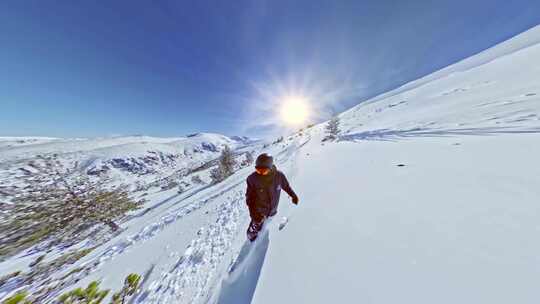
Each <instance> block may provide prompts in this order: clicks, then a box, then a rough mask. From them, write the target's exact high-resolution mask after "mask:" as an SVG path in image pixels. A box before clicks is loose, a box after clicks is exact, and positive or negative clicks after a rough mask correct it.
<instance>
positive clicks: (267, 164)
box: [255, 153, 274, 169]
mask: <svg viewBox="0 0 540 304" xmlns="http://www.w3.org/2000/svg"><path fill="white" fill-rule="evenodd" d="M273 165H274V158H273V157H272V155H270V154H268V153H263V154H261V155H259V156H258V157H257V160H256V161H255V168H268V169H271V168H272V166H273Z"/></svg>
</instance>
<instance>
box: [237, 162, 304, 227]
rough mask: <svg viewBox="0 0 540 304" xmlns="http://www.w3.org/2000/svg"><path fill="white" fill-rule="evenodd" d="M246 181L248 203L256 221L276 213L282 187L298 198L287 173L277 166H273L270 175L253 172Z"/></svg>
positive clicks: (250, 212)
mask: <svg viewBox="0 0 540 304" xmlns="http://www.w3.org/2000/svg"><path fill="white" fill-rule="evenodd" d="M246 181H247V190H246V203H247V205H248V207H249V214H250V216H251V218H252V219H253V220H255V221H259V220H261V219H262V218H263V217H268V216H273V215H275V214H276V212H277V208H278V204H279V195H280V193H281V189H283V190H285V192H287V194H289V195H290V196H291V197H292V198H297V196H296V193H294V191H293V190H292V189H291V187H290V186H289V182H288V181H287V178H286V177H285V174H283V173H282V172H281V171H279V170H277V168H276V167H273V168H272V171H271V172H270V174H268V175H260V174H257V172H253V173H252V174H251V175H250V176H248V178H247V180H246Z"/></svg>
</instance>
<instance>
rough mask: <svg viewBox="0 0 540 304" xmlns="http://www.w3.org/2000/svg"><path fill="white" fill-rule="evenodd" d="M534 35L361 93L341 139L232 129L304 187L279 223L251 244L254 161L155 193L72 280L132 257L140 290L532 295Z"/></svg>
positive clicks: (113, 270)
mask: <svg viewBox="0 0 540 304" xmlns="http://www.w3.org/2000/svg"><path fill="white" fill-rule="evenodd" d="M539 43H540V27H536V28H533V29H531V30H529V31H528V32H525V33H523V34H521V35H519V36H517V37H515V38H513V39H511V40H509V41H507V42H505V43H503V44H501V45H499V46H495V47H494V48H492V49H490V50H487V51H485V52H483V53H480V54H478V55H476V56H473V57H471V58H469V59H467V60H465V61H463V62H460V63H457V64H455V65H453V66H450V67H448V68H445V69H443V70H441V71H439V72H437V73H434V74H432V75H430V76H427V77H425V78H422V79H420V80H417V81H415V82H412V83H410V84H408V85H405V86H404V87H402V88H399V89H397V90H395V91H392V92H388V93H386V94H384V95H383V96H381V97H377V98H375V99H373V100H371V101H368V102H365V103H362V104H360V105H358V106H357V107H354V108H352V109H350V110H348V111H346V112H344V113H342V114H341V115H340V118H341V129H342V134H341V136H340V140H339V142H325V143H322V142H321V140H322V138H323V136H324V131H323V128H324V126H323V125H318V126H315V127H313V128H311V129H309V130H307V131H304V132H302V133H296V134H294V135H293V136H291V137H287V138H285V140H284V142H283V143H278V144H274V145H271V146H269V147H267V148H264V149H263V147H262V145H260V144H257V143H239V144H237V145H236V147H237V148H239V149H252V150H254V151H256V152H260V151H263V150H264V151H268V152H271V153H273V154H274V155H275V157H276V159H277V165H278V167H279V168H280V169H281V170H283V171H284V172H285V173H286V174H287V176H288V179H289V181H290V183H291V185H292V187H293V188H294V189H295V191H296V192H297V193H298V194H299V196H300V204H299V206H297V207H296V206H293V205H292V204H290V202H289V198H288V197H287V195H283V196H282V201H281V205H280V211H279V218H281V217H282V216H286V217H287V218H288V222H287V225H286V226H285V227H282V228H283V229H281V230H280V229H279V224H280V221H279V220H278V219H275V220H274V221H272V222H271V223H270V224H269V225H268V226H267V227H266V229H267V230H265V232H264V233H263V234H262V237H261V238H260V239H259V240H258V241H257V243H255V244H252V245H253V246H252V248H250V246H249V244H247V245H246V242H245V229H246V225H247V223H248V221H249V219H248V214H247V210H246V207H245V203H244V191H245V181H244V180H245V178H246V176H247V175H248V174H250V173H251V169H249V168H245V169H242V170H240V171H239V172H237V173H236V174H235V175H233V176H232V177H230V178H229V179H227V180H226V181H225V182H223V183H221V184H218V185H216V186H210V187H202V188H198V189H193V190H192V191H191V192H186V193H183V194H177V193H175V192H174V191H162V192H156V193H154V194H151V195H149V199H150V202H148V203H147V204H148V206H149V207H150V208H151V209H150V210H151V211H149V212H146V213H142V214H140V215H139V216H134V217H131V218H130V220H128V221H126V222H125V223H123V224H122V227H123V228H124V230H123V232H122V233H121V234H120V235H118V236H116V237H115V238H113V239H112V240H110V241H109V242H108V243H106V244H104V245H101V246H100V247H99V248H97V249H96V250H94V251H93V252H92V253H91V254H90V255H88V256H86V257H84V258H83V259H81V260H80V261H79V262H77V263H76V264H75V265H71V266H70V268H68V269H66V270H65V272H68V271H69V270H70V269H72V268H74V267H86V268H85V269H86V270H87V271H86V272H83V273H81V274H80V276H81V277H80V278H79V279H80V280H79V281H77V283H74V284H71V285H70V286H69V287H68V288H66V290H68V289H71V288H74V287H77V286H85V285H86V284H88V282H90V281H92V280H101V282H102V285H103V286H106V287H107V288H111V289H113V290H118V289H120V287H121V284H122V281H123V278H124V277H125V276H126V275H127V274H129V273H132V272H136V273H139V274H142V275H144V277H145V280H144V284H143V286H142V288H141V290H140V292H138V293H137V295H136V298H135V299H134V301H133V302H134V303H222V304H233V303H235V304H236V303H249V302H250V300H251V299H252V301H251V302H252V303H538V301H540V293H539V292H538V290H539V289H538V286H539V285H538V284H539V283H538V282H540V267H539V266H540V243H539V242H538V239H539V237H540V205H539V202H540V175H539V174H538V173H539V172H540V158H539V157H538V155H540V44H539ZM216 136H217V135H212V140H209V141H219V142H221V140H225V143H230V142H229V140H230V139H223V138H221V137H218V138H217V139H216ZM185 140H186V139H185V138H179V139H159V140H158V139H151V138H148V139H147V140H144V142H145V143H141V141H140V140H137V143H136V144H134V143H133V140H132V139H124V141H126V142H125V143H122V144H123V145H124V144H125V146H122V147H121V148H118V149H112V148H111V149H109V148H107V146H106V144H105V143H97V142H94V143H92V147H93V148H92V149H82V148H81V147H82V144H83V143H84V141H80V140H77V141H76V140H70V141H64V142H63V144H62V145H59V142H58V141H62V140H58V139H41V140H40V142H39V145H38V144H36V145H33V144H22V143H21V142H19V145H15V146H13V145H12V146H10V147H7V145H0V160H2V163H3V165H5V164H6V162H16V161H21V160H22V159H24V158H25V157H31V156H32V155H34V154H36V153H52V152H54V151H55V150H58V149H61V150H62V151H59V152H62V153H74V155H80V153H83V154H84V155H85V156H86V155H89V154H91V156H92V157H93V158H92V159H100V160H103V159H108V158H113V157H122V156H123V155H124V156H123V157H125V154H130V155H135V156H138V155H140V154H141V153H143V154H144V153H146V152H145V151H147V150H148V147H145V146H144V145H152V146H154V147H156V146H159V149H158V148H155V149H156V150H160V151H165V150H167V151H169V149H170V151H172V152H174V151H178V149H184V147H186V146H188V145H191V143H192V142H193V140H191V141H188V142H189V144H188V143H185V142H184V143H182V141H185ZM96 145H103V147H102V148H103V149H104V151H106V153H105V152H104V153H101V152H99V151H100V150H99V149H98V148H100V147H98V146H96ZM141 145H142V146H141ZM195 145H196V144H195ZM38 146H40V147H39V148H36V147H38ZM118 147H120V146H118ZM246 147H248V148H246ZM94 149H96V151H97V152H96V151H93V150H94ZM81 150H85V151H86V152H85V151H82V152H81ZM87 150H88V151H87ZM90 150H92V151H90ZM188 150H189V149H188ZM89 151H90V152H89ZM100 153H101V154H100ZM203 154H204V153H203ZM203 154H200V155H201V157H203ZM217 154H218V153H216V154H215V155H213V156H216V155H217ZM208 155H209V154H206V156H204V157H209V156H208ZM160 168H161V167H160ZM160 170H163V171H159V173H160V174H162V173H163V172H166V170H167V169H166V168H165V167H163V168H161V169H160ZM4 173H5V172H4ZM163 174H164V173H163ZM8 177H9V175H8V174H4V175H3V176H2V178H3V181H5V180H6V179H7V178H8ZM121 177H125V176H124V175H121V176H120V178H121ZM126 178H127V177H126ZM246 248H247V249H246ZM33 259H35V257H31V258H28V257H24V256H23V255H19V256H16V257H14V258H12V259H9V260H7V261H5V262H3V263H1V264H0V270H1V271H2V274H4V273H9V272H12V271H15V270H18V269H21V268H24V267H28V266H27V264H28V263H29V262H30V261H32V260H33ZM59 275H60V274H58V276H59ZM0 292H3V294H0V296H5V295H7V294H9V293H12V292H13V290H8V289H7V288H6V287H5V286H4V287H2V288H0Z"/></svg>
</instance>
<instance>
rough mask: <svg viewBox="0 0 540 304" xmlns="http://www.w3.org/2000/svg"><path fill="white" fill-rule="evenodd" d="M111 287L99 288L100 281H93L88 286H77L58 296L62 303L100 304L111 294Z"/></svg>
mask: <svg viewBox="0 0 540 304" xmlns="http://www.w3.org/2000/svg"><path fill="white" fill-rule="evenodd" d="M109 291H110V290H109V289H107V290H99V282H96V281H93V282H90V284H88V286H87V287H86V288H84V289H83V288H77V289H74V290H72V291H69V292H66V293H65V294H63V295H61V296H60V298H58V302H59V303H61V304H100V303H101V301H103V299H104V298H105V297H106V296H107V295H108V294H109Z"/></svg>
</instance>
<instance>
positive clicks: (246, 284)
mask: <svg viewBox="0 0 540 304" xmlns="http://www.w3.org/2000/svg"><path fill="white" fill-rule="evenodd" d="M268 233H269V232H268V229H265V230H264V231H262V233H261V235H259V238H258V239H257V240H256V241H255V242H254V243H251V242H250V241H246V242H245V243H244V245H243V246H242V249H241V250H240V253H239V254H238V258H237V259H236V261H235V262H234V264H233V265H232V266H231V268H230V270H229V274H228V276H227V277H226V278H225V279H223V281H222V283H221V290H220V292H219V298H218V301H217V303H218V304H249V303H251V300H252V299H253V295H254V294H255V288H256V287H257V283H258V281H259V276H260V274H261V269H262V266H263V264H264V258H265V256H266V251H267V250H268V245H269V244H270V238H269V235H268Z"/></svg>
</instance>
